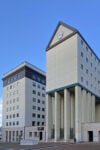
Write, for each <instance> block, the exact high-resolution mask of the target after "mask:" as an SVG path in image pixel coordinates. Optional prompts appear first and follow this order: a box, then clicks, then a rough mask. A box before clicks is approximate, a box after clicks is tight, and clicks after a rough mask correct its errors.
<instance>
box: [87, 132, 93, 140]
mask: <svg viewBox="0 0 100 150" xmlns="http://www.w3.org/2000/svg"><path fill="white" fill-rule="evenodd" d="M88 135H89V142H93V131H88Z"/></svg>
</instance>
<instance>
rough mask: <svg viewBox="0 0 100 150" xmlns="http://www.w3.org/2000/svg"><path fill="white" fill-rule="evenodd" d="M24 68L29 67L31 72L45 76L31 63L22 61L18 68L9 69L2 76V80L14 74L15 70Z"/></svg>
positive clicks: (44, 73)
mask: <svg viewBox="0 0 100 150" xmlns="http://www.w3.org/2000/svg"><path fill="white" fill-rule="evenodd" d="M24 66H26V67H29V68H30V69H32V70H35V71H36V72H38V73H40V74H42V75H44V76H46V72H44V71H43V70H41V69H39V68H38V67H36V66H34V65H32V64H31V63H29V62H27V61H24V62H22V63H21V64H19V65H18V66H16V67H15V68H13V69H11V70H10V71H8V72H7V73H5V74H3V78H2V79H4V78H6V77H8V76H9V75H11V74H13V73H14V72H16V71H17V70H20V69H21V68H23V67H24Z"/></svg>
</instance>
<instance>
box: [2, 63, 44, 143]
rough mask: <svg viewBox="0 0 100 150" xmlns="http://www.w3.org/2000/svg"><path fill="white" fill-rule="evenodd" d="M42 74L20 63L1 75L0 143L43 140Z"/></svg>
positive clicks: (36, 69) (27, 64) (28, 64)
mask: <svg viewBox="0 0 100 150" xmlns="http://www.w3.org/2000/svg"><path fill="white" fill-rule="evenodd" d="M45 88H46V75H45V72H43V71H42V70H40V69H38V68H37V67H35V66H33V65H31V64H30V63H28V62H23V63H22V64H20V65H19V66H17V67H16V68H14V69H12V70H11V71H9V72H7V73H6V74H4V75H3V121H2V129H3V141H4V142H19V140H20V139H34V138H35V137H36V138H37V137H38V138H39V140H45V103H46V102H45V99H46V98H45Z"/></svg>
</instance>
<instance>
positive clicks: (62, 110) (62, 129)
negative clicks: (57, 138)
mask: <svg viewBox="0 0 100 150" xmlns="http://www.w3.org/2000/svg"><path fill="white" fill-rule="evenodd" d="M60 104H61V105H60V109H61V111H60V113H61V114H60V116H61V120H60V126H61V129H60V130H61V131H60V133H61V138H64V98H63V97H61V102H60Z"/></svg>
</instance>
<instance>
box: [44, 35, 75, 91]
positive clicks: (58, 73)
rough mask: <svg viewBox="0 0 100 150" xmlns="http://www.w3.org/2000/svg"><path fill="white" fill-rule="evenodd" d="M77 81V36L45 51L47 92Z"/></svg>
mask: <svg viewBox="0 0 100 150" xmlns="http://www.w3.org/2000/svg"><path fill="white" fill-rule="evenodd" d="M76 82H77V37H76V35H74V36H73V37H71V38H69V39H67V40H66V41H64V42H62V43H60V44H58V45H57V46H56V47H54V48H52V49H50V50H49V51H47V92H48V91H51V90H54V89H58V88H61V87H64V86H66V85H70V84H74V83H76Z"/></svg>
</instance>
